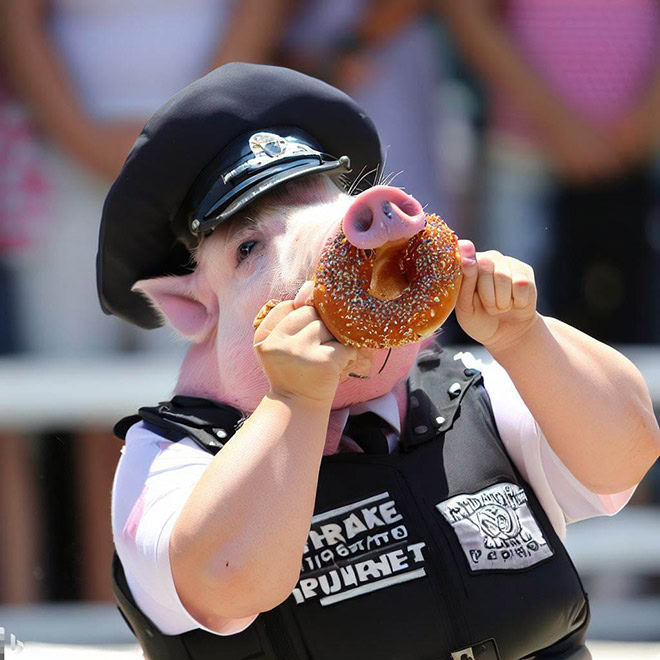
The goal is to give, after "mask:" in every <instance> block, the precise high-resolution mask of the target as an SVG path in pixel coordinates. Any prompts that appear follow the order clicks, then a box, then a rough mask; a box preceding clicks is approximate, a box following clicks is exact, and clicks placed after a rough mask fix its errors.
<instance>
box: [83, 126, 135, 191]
mask: <svg viewBox="0 0 660 660" xmlns="http://www.w3.org/2000/svg"><path fill="white" fill-rule="evenodd" d="M142 127H143V124H142V123H140V122H137V121H133V120H131V121H129V120H122V121H111V122H99V123H96V124H93V125H90V126H89V127H88V128H87V130H86V131H85V133H84V136H83V137H82V138H81V140H80V146H79V148H78V150H77V151H78V154H77V155H78V157H79V158H80V159H81V160H82V161H83V163H84V164H85V165H87V166H88V167H90V168H91V169H92V170H93V171H94V172H95V173H96V174H98V175H100V176H101V177H102V178H104V179H106V180H109V181H114V179H116V178H117V175H118V174H119V172H120V171H121V168H122V167H123V165H124V161H125V160H126V156H128V152H129V151H130V150H131V148H132V147H133V144H135V141H136V140H137V138H138V135H139V134H140V132H141V131H142Z"/></svg>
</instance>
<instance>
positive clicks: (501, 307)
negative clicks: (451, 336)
mask: <svg viewBox="0 0 660 660" xmlns="http://www.w3.org/2000/svg"><path fill="white" fill-rule="evenodd" d="M458 246H459V250H460V252H461V264H462V268H463V280H462V282H461V288H460V291H459V294H458V299H457V301H456V307H455V313H456V318H457V320H458V322H459V324H460V326H461V328H463V330H464V332H465V333H466V334H468V335H469V336H470V337H472V339H474V340H475V341H478V342H479V343H480V344H483V345H484V346H485V347H486V348H488V349H489V350H490V351H497V350H506V349H509V348H511V347H513V346H515V345H516V343H517V342H518V341H520V340H521V338H522V337H523V336H524V335H525V333H526V332H527V331H528V330H529V329H530V328H531V327H532V326H533V325H534V323H535V322H536V321H537V320H538V319H539V318H540V317H539V315H538V313H537V311H536V284H535V281H534V271H533V269H532V267H531V266H529V265H527V264H525V263H523V262H522V261H519V260H518V259H514V258H513V257H506V256H504V255H503V254H501V253H500V252H497V251H496V250H488V251H487V252H476V250H475V247H474V243H472V241H466V240H460V241H459V242H458Z"/></svg>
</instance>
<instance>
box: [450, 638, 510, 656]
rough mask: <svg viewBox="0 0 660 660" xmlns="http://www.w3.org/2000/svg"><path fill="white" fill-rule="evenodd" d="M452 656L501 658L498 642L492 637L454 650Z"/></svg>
mask: <svg viewBox="0 0 660 660" xmlns="http://www.w3.org/2000/svg"><path fill="white" fill-rule="evenodd" d="M450 656H451V658H450V660H501V658H500V652H499V650H498V648H497V643H496V642H495V640H494V639H492V638H491V639H487V640H485V641H483V642H479V644H474V645H473V646H468V647H467V648H465V649H461V650H460V651H454V652H453V653H451V654H450Z"/></svg>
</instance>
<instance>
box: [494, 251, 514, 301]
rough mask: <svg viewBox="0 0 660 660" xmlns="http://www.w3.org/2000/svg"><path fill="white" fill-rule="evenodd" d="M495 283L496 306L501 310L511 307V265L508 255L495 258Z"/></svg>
mask: <svg viewBox="0 0 660 660" xmlns="http://www.w3.org/2000/svg"><path fill="white" fill-rule="evenodd" d="M494 264H495V270H494V271H493V284H494V286H495V306H496V307H497V309H498V310H499V311H500V312H506V311H507V310H509V309H511V304H512V293H511V267H510V266H509V259H508V257H504V256H501V257H499V258H497V257H496V258H495V260H494Z"/></svg>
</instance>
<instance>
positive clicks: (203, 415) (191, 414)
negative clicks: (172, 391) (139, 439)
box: [114, 395, 246, 455]
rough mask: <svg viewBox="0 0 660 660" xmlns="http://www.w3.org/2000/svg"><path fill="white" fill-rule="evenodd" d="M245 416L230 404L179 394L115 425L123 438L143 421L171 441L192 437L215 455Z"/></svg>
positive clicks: (141, 409) (117, 432)
mask: <svg viewBox="0 0 660 660" xmlns="http://www.w3.org/2000/svg"><path fill="white" fill-rule="evenodd" d="M245 419H246V416H245V415H244V414H243V413H242V412H241V411H240V410H238V409H236V408H233V407H232V406H229V405H227V404H223V403H217V402H215V401H211V400H210V399H202V398H199V397H193V396H179V395H177V396H175V397H174V398H173V399H172V400H171V401H164V402H161V403H159V404H158V405H157V406H151V407H143V408H140V409H139V410H138V414H137V415H131V416H129V417H124V418H123V419H121V420H120V421H119V422H117V424H116V425H115V427H114V433H115V435H117V436H118V437H119V438H121V439H122V440H123V439H124V438H125V437H126V433H127V432H128V429H129V428H130V427H131V426H133V424H135V423H136V422H139V421H140V420H142V421H143V422H144V425H145V426H146V427H147V428H148V429H149V430H151V431H153V432H154V433H157V434H158V435H160V436H162V437H164V438H167V439H168V440H171V441H172V442H178V441H179V440H182V439H183V438H186V437H189V438H192V439H193V440H194V441H195V442H196V443H197V444H198V445H199V446H200V447H201V448H202V449H204V450H206V451H208V452H209V453H211V454H214V455H215V454H217V453H218V452H219V451H220V450H221V449H222V447H223V446H224V444H225V442H227V440H229V438H231V436H232V435H234V433H236V431H237V430H238V429H239V428H240V426H241V424H242V423H243V421H244V420H245Z"/></svg>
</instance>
